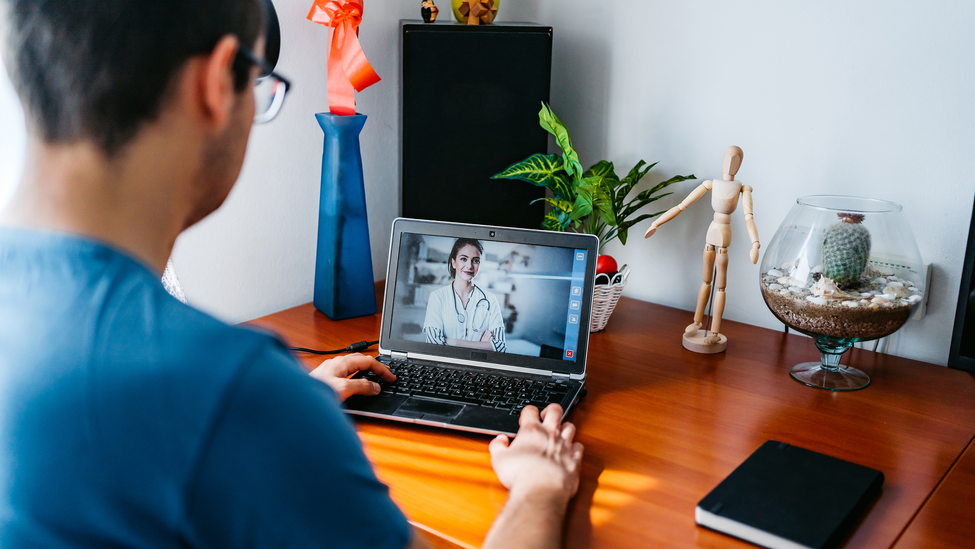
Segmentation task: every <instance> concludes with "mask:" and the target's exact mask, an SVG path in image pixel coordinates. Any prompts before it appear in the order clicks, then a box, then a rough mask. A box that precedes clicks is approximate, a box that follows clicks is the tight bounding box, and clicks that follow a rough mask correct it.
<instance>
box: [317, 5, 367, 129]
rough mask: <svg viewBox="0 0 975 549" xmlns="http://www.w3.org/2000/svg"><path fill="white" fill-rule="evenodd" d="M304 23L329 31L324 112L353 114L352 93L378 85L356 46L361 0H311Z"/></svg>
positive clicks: (353, 98) (360, 50) (353, 96)
mask: <svg viewBox="0 0 975 549" xmlns="http://www.w3.org/2000/svg"><path fill="white" fill-rule="evenodd" d="M308 20H309V21H312V22H315V23H320V24H322V25H325V26H327V27H329V30H328V33H329V34H330V35H331V49H330V51H329V53H328V109H329V111H330V112H331V113H332V114H337V115H342V116H346V115H353V114H355V93H354V92H353V91H352V90H353V88H354V89H355V90H356V91H362V90H364V89H366V88H368V87H369V86H371V85H373V84H375V83H376V82H379V75H377V74H376V71H374V70H373V69H372V65H370V64H369V60H367V59H366V54H365V53H363V52H362V46H360V45H359V37H358V29H359V23H361V22H362V0H315V3H314V5H312V7H311V11H310V12H308Z"/></svg>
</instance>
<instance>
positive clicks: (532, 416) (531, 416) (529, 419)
mask: <svg viewBox="0 0 975 549" xmlns="http://www.w3.org/2000/svg"><path fill="white" fill-rule="evenodd" d="M540 421H541V420H540V419H539V418H538V408H536V407H534V406H532V405H531V404H529V405H528V406H525V407H524V408H522V410H521V416H519V417H518V426H519V427H524V426H526V425H530V424H532V423H539V422H540Z"/></svg>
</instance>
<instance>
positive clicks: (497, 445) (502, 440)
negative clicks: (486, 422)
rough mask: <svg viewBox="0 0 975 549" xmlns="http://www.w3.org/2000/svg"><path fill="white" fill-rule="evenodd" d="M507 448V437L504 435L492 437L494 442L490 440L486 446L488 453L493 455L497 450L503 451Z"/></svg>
mask: <svg viewBox="0 0 975 549" xmlns="http://www.w3.org/2000/svg"><path fill="white" fill-rule="evenodd" d="M507 447H508V437H507V436H505V435H498V436H496V437H494V440H492V441H491V442H490V443H489V444H488V451H489V452H491V453H492V454H493V453H495V452H497V451H498V450H501V449H504V448H507Z"/></svg>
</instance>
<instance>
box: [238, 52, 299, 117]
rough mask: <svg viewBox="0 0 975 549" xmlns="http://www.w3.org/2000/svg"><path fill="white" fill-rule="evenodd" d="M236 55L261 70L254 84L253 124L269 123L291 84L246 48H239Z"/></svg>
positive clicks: (278, 109) (275, 114)
mask: <svg viewBox="0 0 975 549" xmlns="http://www.w3.org/2000/svg"><path fill="white" fill-rule="evenodd" d="M237 55H239V56H241V57H243V58H244V59H246V60H247V61H250V62H251V63H253V64H254V65H257V68H258V69H260V70H261V73H260V75H259V76H258V77H257V81H256V82H255V83H254V99H255V102H256V107H257V108H256V109H255V111H254V123H255V124H263V123H265V122H270V121H271V120H272V119H273V118H274V117H275V116H277V114H278V111H280V110H281V105H283V104H284V96H285V94H286V93H287V92H288V88H290V87H291V82H289V81H288V79H287V78H285V77H283V76H281V75H280V74H277V73H276V72H274V71H273V70H272V68H271V65H269V64H268V62H267V61H265V60H264V59H261V58H260V57H257V56H256V55H254V52H252V51H251V50H249V49H248V48H245V47H244V46H240V47H239V48H238V49H237Z"/></svg>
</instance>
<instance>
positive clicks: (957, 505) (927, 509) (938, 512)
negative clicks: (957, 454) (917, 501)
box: [896, 444, 975, 549]
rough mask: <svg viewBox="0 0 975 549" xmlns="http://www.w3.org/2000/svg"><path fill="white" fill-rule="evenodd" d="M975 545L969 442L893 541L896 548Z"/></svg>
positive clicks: (973, 464) (973, 454)
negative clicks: (912, 519)
mask: <svg viewBox="0 0 975 549" xmlns="http://www.w3.org/2000/svg"><path fill="white" fill-rule="evenodd" d="M972 546H975V448H972V445H971V444H970V445H969V446H968V450H966V451H965V454H964V455H962V457H961V459H959V460H958V463H957V464H955V466H954V467H953V468H952V469H951V471H950V472H949V473H948V475H947V476H946V477H945V480H944V482H942V483H941V485H940V486H938V489H937V490H936V491H935V492H934V494H933V495H932V496H931V499H930V500H928V502H927V503H926V504H925V505H924V507H923V508H922V509H921V511H920V512H919V513H918V515H917V517H915V519H914V521H913V522H911V525H910V526H909V527H908V528H907V531H905V532H904V535H903V536H901V538H900V539H899V540H897V545H896V547H897V549H911V548H913V547H925V548H928V549H953V548H955V547H972Z"/></svg>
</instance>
